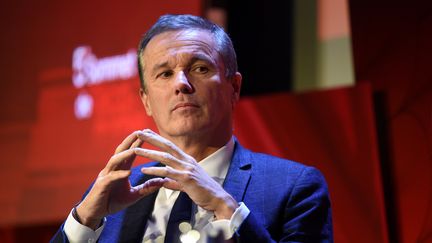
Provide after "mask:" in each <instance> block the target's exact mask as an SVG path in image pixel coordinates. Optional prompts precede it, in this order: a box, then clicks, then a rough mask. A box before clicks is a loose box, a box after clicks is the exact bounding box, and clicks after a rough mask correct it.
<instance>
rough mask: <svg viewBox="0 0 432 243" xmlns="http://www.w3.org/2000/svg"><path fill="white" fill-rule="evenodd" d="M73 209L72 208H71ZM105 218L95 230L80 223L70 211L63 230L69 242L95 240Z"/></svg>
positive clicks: (90, 241) (89, 242) (103, 225)
mask: <svg viewBox="0 0 432 243" xmlns="http://www.w3.org/2000/svg"><path fill="white" fill-rule="evenodd" d="M72 210H73V209H72ZM105 222H106V218H104V219H103V222H102V225H101V226H100V227H99V228H97V229H96V231H94V230H92V229H91V228H89V227H87V226H85V225H82V224H80V223H79V222H78V221H77V220H76V219H75V218H74V217H73V216H72V211H71V212H70V213H69V216H68V217H67V219H66V222H65V224H64V226H63V230H64V232H65V234H66V236H67V238H68V240H69V242H70V243H75V242H87V243H92V242H96V241H97V240H98V239H99V236H100V235H101V233H102V230H103V229H104V227H105Z"/></svg>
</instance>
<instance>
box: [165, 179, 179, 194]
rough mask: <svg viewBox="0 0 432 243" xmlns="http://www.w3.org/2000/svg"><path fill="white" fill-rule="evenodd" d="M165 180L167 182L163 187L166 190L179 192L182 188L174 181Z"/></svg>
mask: <svg viewBox="0 0 432 243" xmlns="http://www.w3.org/2000/svg"><path fill="white" fill-rule="evenodd" d="M165 179H166V180H167V182H165V183H164V185H163V187H165V188H167V189H171V190H174V191H181V190H182V189H181V188H182V187H181V185H180V183H178V182H177V181H175V180H172V179H170V178H165Z"/></svg>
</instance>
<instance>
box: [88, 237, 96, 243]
mask: <svg viewBox="0 0 432 243" xmlns="http://www.w3.org/2000/svg"><path fill="white" fill-rule="evenodd" d="M87 242H88V243H94V242H96V241H95V239H93V238H90V239H88V241H87Z"/></svg>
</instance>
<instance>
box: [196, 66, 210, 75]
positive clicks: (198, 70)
mask: <svg viewBox="0 0 432 243" xmlns="http://www.w3.org/2000/svg"><path fill="white" fill-rule="evenodd" d="M208 71H209V68H208V67H206V66H196V67H193V68H192V72H194V73H199V74H206V73H208Z"/></svg>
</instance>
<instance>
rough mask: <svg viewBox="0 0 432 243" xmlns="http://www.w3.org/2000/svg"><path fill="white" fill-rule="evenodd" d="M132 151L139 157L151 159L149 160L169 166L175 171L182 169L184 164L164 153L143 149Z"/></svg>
mask: <svg viewBox="0 0 432 243" xmlns="http://www.w3.org/2000/svg"><path fill="white" fill-rule="evenodd" d="M134 151H135V154H136V155H139V156H142V157H145V158H148V159H151V160H155V161H159V162H161V163H162V164H164V165H168V166H171V167H173V168H176V169H181V168H183V167H184V162H182V161H181V160H179V159H177V158H176V157H174V156H173V155H171V154H169V153H166V152H161V151H156V150H150V149H143V148H134Z"/></svg>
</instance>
